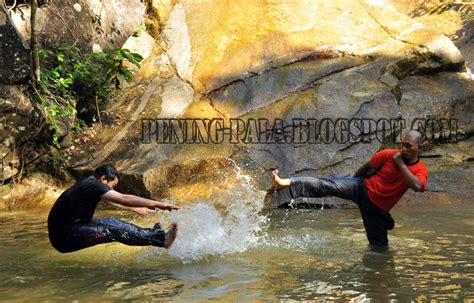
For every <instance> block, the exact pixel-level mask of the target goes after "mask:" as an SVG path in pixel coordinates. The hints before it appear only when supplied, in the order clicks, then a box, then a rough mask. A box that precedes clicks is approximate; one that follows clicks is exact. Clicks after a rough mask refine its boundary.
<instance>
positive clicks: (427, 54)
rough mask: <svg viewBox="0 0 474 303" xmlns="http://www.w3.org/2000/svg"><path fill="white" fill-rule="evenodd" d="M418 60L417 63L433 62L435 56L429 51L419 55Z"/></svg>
mask: <svg viewBox="0 0 474 303" xmlns="http://www.w3.org/2000/svg"><path fill="white" fill-rule="evenodd" d="M418 58H419V59H418V62H419V63H423V62H427V61H433V60H434V59H436V55H435V54H434V53H432V52H430V51H427V52H424V53H421V54H419V56H418Z"/></svg>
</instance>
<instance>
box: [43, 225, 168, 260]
mask: <svg viewBox="0 0 474 303" xmlns="http://www.w3.org/2000/svg"><path fill="white" fill-rule="evenodd" d="M65 229H66V232H65V235H64V236H59V237H52V238H51V243H52V244H53V246H54V247H55V248H56V249H57V250H58V251H60V252H63V253H66V252H73V251H77V250H80V249H83V248H87V247H91V246H94V245H97V244H102V243H109V242H120V243H123V244H126V245H133V246H137V245H139V246H145V245H154V246H160V247H162V246H163V243H164V240H165V231H164V230H163V229H162V228H161V226H160V224H159V223H157V224H155V226H154V227H153V228H141V227H139V226H136V225H134V224H131V223H127V222H124V221H122V220H119V219H116V218H104V219H93V220H91V221H90V222H87V223H76V224H73V225H72V226H68V227H65ZM50 236H51V235H50ZM53 239H54V240H53Z"/></svg>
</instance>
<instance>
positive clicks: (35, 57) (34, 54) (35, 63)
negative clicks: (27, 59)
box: [30, 0, 41, 82]
mask: <svg viewBox="0 0 474 303" xmlns="http://www.w3.org/2000/svg"><path fill="white" fill-rule="evenodd" d="M37 9H38V1H37V0H31V19H30V22H31V41H30V50H31V62H32V67H33V79H34V81H35V82H38V81H40V77H41V73H40V61H39V50H38V33H37V32H36V10H37Z"/></svg>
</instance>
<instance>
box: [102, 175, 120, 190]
mask: <svg viewBox="0 0 474 303" xmlns="http://www.w3.org/2000/svg"><path fill="white" fill-rule="evenodd" d="M100 181H101V182H102V183H104V184H106V185H108V186H109V187H110V188H112V189H113V188H114V187H115V186H117V184H118V182H119V179H118V178H117V177H115V178H114V179H113V180H111V181H108V180H107V178H106V177H105V176H102V177H100Z"/></svg>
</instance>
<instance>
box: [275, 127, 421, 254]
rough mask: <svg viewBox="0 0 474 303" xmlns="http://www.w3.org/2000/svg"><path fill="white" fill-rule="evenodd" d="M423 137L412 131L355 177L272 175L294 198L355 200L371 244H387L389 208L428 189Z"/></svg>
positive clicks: (390, 217) (362, 167)
mask: <svg viewBox="0 0 474 303" xmlns="http://www.w3.org/2000/svg"><path fill="white" fill-rule="evenodd" d="M422 142H423V138H422V136H421V134H420V133H419V132H417V131H414V130H411V131H409V132H407V133H406V134H405V136H404V137H403V139H402V143H401V145H402V148H401V149H385V150H382V151H379V152H377V153H376V154H375V155H373V156H372V158H370V160H369V161H368V162H366V163H365V164H364V165H362V166H361V167H360V168H359V169H358V170H357V171H356V173H355V174H354V177H353V178H332V179H325V178H314V177H291V178H289V179H282V178H280V177H279V176H278V170H274V171H273V172H272V184H273V186H274V187H275V188H281V187H289V189H290V194H291V196H292V197H293V198H294V199H296V198H298V197H306V198H319V197H324V196H335V197H339V198H343V199H347V200H352V201H353V202H355V203H356V204H357V205H358V206H359V210H360V214H361V216H362V220H363V222H364V227H365V231H366V233H367V239H368V240H369V243H370V244H372V245H375V246H386V245H388V239H387V231H388V230H391V229H393V227H394V224H395V223H394V221H393V219H392V216H390V214H389V211H390V209H391V208H392V207H393V206H394V205H395V204H396V203H397V202H398V201H399V200H400V198H401V197H402V196H403V195H404V194H405V192H406V191H407V190H408V189H409V188H411V189H412V190H414V191H416V192H423V191H425V190H426V183H427V181H428V170H427V168H426V166H425V165H424V164H423V162H421V161H420V159H419V158H418V154H419V152H420V145H421V143H422Z"/></svg>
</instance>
